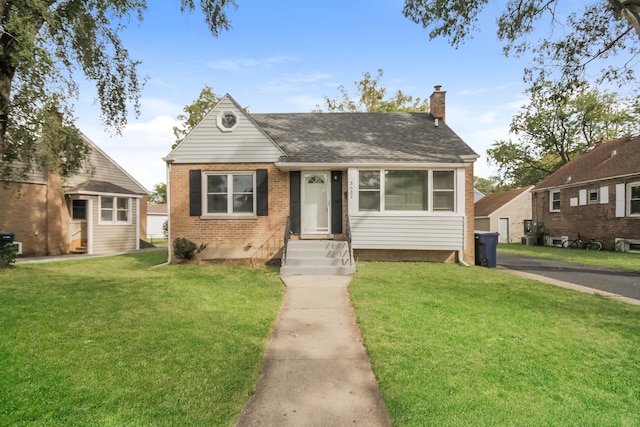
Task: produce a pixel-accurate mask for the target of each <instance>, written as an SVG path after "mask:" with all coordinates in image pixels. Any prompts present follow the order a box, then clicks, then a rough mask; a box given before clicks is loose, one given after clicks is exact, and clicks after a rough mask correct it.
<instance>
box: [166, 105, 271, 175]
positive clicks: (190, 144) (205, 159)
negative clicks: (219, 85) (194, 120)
mask: <svg viewBox="0 0 640 427" xmlns="http://www.w3.org/2000/svg"><path fill="white" fill-rule="evenodd" d="M221 111H233V112H234V113H235V114H236V115H237V116H238V121H237V124H236V126H235V127H234V128H233V131H231V132H223V131H221V130H220V128H219V127H218V124H217V120H218V114H219V113H220V112H221ZM282 155H283V152H282V151H281V150H280V149H279V148H278V147H277V146H276V145H275V144H274V143H273V142H272V141H271V140H270V139H269V138H268V137H267V136H266V135H265V134H264V133H263V132H262V131H261V130H260V129H259V128H258V127H257V126H256V125H255V123H254V122H253V120H251V119H250V118H249V117H248V116H247V115H246V114H245V112H244V111H242V110H241V109H238V107H237V106H236V105H235V103H234V102H232V101H231V100H230V99H228V98H225V99H223V100H222V101H220V103H219V104H218V105H217V106H216V108H214V109H213V110H211V111H210V112H209V114H207V116H206V117H205V118H204V119H203V120H202V121H201V122H200V123H199V124H198V125H197V126H196V127H195V128H194V129H193V130H192V131H191V132H190V133H189V134H188V135H187V136H186V137H185V138H184V140H183V141H182V142H181V143H180V144H179V145H178V146H177V147H176V148H175V149H174V150H173V151H172V152H171V153H170V154H169V156H168V157H169V158H172V159H173V160H174V163H272V162H275V161H277V160H279V159H280V157H281V156H282Z"/></svg>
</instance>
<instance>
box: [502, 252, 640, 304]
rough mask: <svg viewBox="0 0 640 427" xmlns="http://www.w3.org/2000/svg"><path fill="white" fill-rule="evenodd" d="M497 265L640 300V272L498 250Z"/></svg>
mask: <svg viewBox="0 0 640 427" xmlns="http://www.w3.org/2000/svg"><path fill="white" fill-rule="evenodd" d="M497 264H498V267H501V268H506V269H509V270H513V271H517V272H522V273H528V274H534V275H537V276H542V277H544V278H549V279H552V280H556V281H561V282H566V283H571V284H575V285H579V286H584V287H587V288H591V289H595V290H599V291H603V292H607V293H612V294H617V295H621V296H623V297H626V298H632V299H635V300H639V301H640V274H639V273H634V272H630V271H622V270H614V269H609V268H604V267H594V266H590V265H582V264H572V263H568V262H562V261H554V260H548V259H542V258H533V257H527V256H522V255H514V254H509V253H504V252H498V254H497Z"/></svg>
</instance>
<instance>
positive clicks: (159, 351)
mask: <svg viewBox="0 0 640 427" xmlns="http://www.w3.org/2000/svg"><path fill="white" fill-rule="evenodd" d="M165 260H166V252H164V251H159V252H149V253H141V254H136V255H123V256H118V257H108V258H100V259H92V260H85V261H71V262H60V263H46V264H21V265H17V266H16V267H14V268H13V269H10V270H0V325H2V340H1V341H0V372H1V373H2V374H1V379H0V425H35V426H39V425H42V426H44V425H46V426H63V425H64V426H86V425H96V426H97V425H99V426H149V425H155V426H175V425H232V424H233V423H234V422H235V420H236V418H237V416H238V415H239V414H240V411H241V410H242V407H243V406H244V404H245V403H246V401H247V399H248V398H249V396H250V393H251V390H252V387H253V386H254V385H255V383H256V381H257V377H258V374H259V371H260V366H261V361H262V356H263V352H264V349H265V346H266V342H267V339H268V337H269V335H270V333H271V329H272V326H273V323H274V321H275V318H276V316H277V312H278V309H279V307H280V304H281V301H282V296H283V294H284V290H285V289H284V287H283V285H282V283H281V282H280V280H279V277H278V271H277V270H275V269H268V268H257V267H233V266H219V265H218V266H208V265H172V266H166V267H160V268H153V269H152V268H150V267H151V266H153V265H156V264H159V263H162V262H163V261H165Z"/></svg>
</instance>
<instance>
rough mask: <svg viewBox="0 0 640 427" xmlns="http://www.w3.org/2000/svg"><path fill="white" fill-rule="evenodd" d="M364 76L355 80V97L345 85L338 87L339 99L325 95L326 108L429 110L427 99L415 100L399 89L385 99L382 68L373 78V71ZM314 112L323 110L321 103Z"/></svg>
mask: <svg viewBox="0 0 640 427" xmlns="http://www.w3.org/2000/svg"><path fill="white" fill-rule="evenodd" d="M362 76H363V77H364V78H363V79H362V80H360V81H359V82H354V86H355V93H356V94H355V98H352V97H351V95H349V92H348V91H347V89H345V87H344V86H343V85H340V86H339V87H338V91H339V92H340V96H339V98H337V99H331V98H329V97H327V96H325V97H324V102H325V108H326V109H327V111H329V112H352V113H355V112H364V111H367V112H370V113H376V112H378V113H380V112H391V111H429V104H428V102H427V100H424V101H422V100H421V99H420V98H416V99H415V100H414V99H413V97H412V96H411V95H405V94H404V93H402V91H400V90H399V91H397V92H396V93H395V95H394V96H393V97H392V98H389V99H387V100H384V96H385V95H386V94H387V89H386V88H384V87H381V86H380V79H381V78H382V76H383V70H382V68H379V69H378V75H377V76H376V77H375V78H371V73H369V72H365V73H362ZM316 107H317V109H316V110H314V112H322V111H323V110H322V108H321V107H320V105H316Z"/></svg>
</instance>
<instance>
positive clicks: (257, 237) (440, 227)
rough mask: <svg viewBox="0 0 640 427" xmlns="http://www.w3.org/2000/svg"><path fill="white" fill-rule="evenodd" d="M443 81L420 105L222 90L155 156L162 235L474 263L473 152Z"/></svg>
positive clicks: (216, 254) (240, 250)
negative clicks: (403, 108)
mask: <svg viewBox="0 0 640 427" xmlns="http://www.w3.org/2000/svg"><path fill="white" fill-rule="evenodd" d="M445 93H446V92H444V91H441V90H440V86H436V90H435V92H434V93H433V95H431V113H297V114H249V113H247V112H246V111H244V110H243V109H242V108H241V107H240V106H239V105H238V103H236V102H235V101H234V100H233V98H231V96H229V95H228V94H227V95H225V96H224V97H223V99H222V100H221V101H220V102H219V103H218V104H217V105H216V106H215V107H214V108H213V109H212V110H211V111H210V112H209V113H208V114H207V115H206V117H205V118H204V119H203V120H202V122H201V123H199V124H198V125H197V126H196V127H195V128H194V129H193V130H192V131H191V132H190V133H189V134H188V135H187V136H186V137H185V139H184V140H183V141H182V142H181V143H180V144H179V145H178V146H177V147H175V148H174V149H173V150H172V151H171V152H170V153H169V154H168V155H167V156H166V157H165V158H164V160H165V161H166V163H167V176H168V185H167V188H168V200H169V239H170V242H172V241H173V240H174V239H175V238H178V237H183V238H187V239H189V240H191V241H193V242H194V243H196V244H198V245H199V244H201V243H206V244H207V245H208V246H207V248H206V249H205V250H204V251H203V252H202V253H201V254H200V257H201V258H202V259H220V258H245V259H251V258H253V259H255V258H259V259H270V258H273V257H278V256H279V255H278V254H279V253H280V252H279V251H280V250H281V249H282V247H283V244H284V240H285V238H286V240H289V237H291V239H292V240H296V241H297V240H301V241H303V240H309V241H314V240H315V241H316V243H318V242H317V240H321V241H323V242H325V243H326V242H327V241H328V242H329V243H328V245H329V246H331V244H330V242H332V241H334V242H335V241H343V240H349V241H350V242H351V245H352V248H353V250H354V252H355V256H356V257H357V258H359V259H382V260H386V259H389V260H425V261H439V262H445V261H449V262H453V261H455V260H460V261H463V262H466V263H470V264H473V262H474V236H473V230H474V228H473V197H474V191H473V163H474V162H475V160H476V159H477V158H478V156H477V154H476V153H475V152H474V151H473V150H472V149H471V148H470V147H469V146H468V145H467V144H466V143H465V142H464V141H462V140H461V139H460V137H458V136H457V135H456V134H455V133H454V132H453V131H452V130H451V129H450V128H449V127H448V126H447V124H446V122H445V119H446V118H445ZM321 244H322V243H321ZM170 246H171V245H170ZM169 257H170V261H171V260H173V259H174V254H173V251H170V255H169ZM287 259H289V256H288V255H287Z"/></svg>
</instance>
